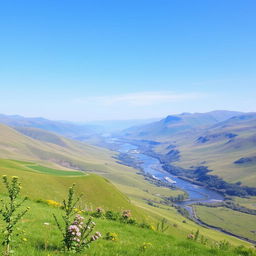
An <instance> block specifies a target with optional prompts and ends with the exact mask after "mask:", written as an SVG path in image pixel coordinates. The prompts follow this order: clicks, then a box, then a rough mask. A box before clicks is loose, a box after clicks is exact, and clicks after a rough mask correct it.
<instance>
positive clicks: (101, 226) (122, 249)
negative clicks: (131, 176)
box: [0, 201, 256, 256]
mask: <svg viewBox="0 0 256 256" xmlns="http://www.w3.org/2000/svg"><path fill="white" fill-rule="evenodd" d="M26 204H27V205H29V206H30V207H31V208H30V210H29V212H28V214H27V215H26V216H25V217H24V218H23V220H22V223H21V224H20V225H19V227H20V229H21V230H23V232H24V233H23V235H22V236H21V237H20V239H19V240H18V241H17V242H15V243H14V247H13V250H14V253H15V255H18V256H24V255H31V256H32V255H33V256H49V255H73V254H68V253H63V252H61V251H60V246H61V239H62V237H61V236H60V233H59V231H58V230H57V227H56V225H55V223H54V220H53V217H52V214H53V213H54V214H55V215H57V216H58V217H60V214H61V211H60V209H58V208H56V207H52V206H47V205H45V204H41V203H36V202H32V201H28V202H27V203H26ZM85 217H87V216H85ZM94 221H95V222H96V228H95V230H97V231H99V232H101V234H102V236H103V237H102V238H101V239H99V240H98V241H96V242H94V243H92V245H91V248H90V249H88V250H86V251H85V252H84V253H80V254H78V255H83V256H85V255H90V256H113V255H120V256H121V255H122V256H123V255H127V256H139V255H147V256H149V255H150V256H159V255H161V256H172V255H173V256H174V255H175V256H191V255H196V256H212V255H216V256H222V255H225V256H240V255H250V256H255V255H256V254H255V252H254V251H255V250H253V249H248V247H241V246H240V247H238V246H236V247H234V246H231V245H229V244H227V245H225V242H224V241H222V242H218V243H217V242H215V241H209V240H208V241H206V244H202V243H201V242H200V237H201V235H200V237H199V239H198V241H191V240H188V239H187V238H186V237H187V234H184V235H182V236H180V237H179V236H174V235H170V234H166V233H162V232H159V231H154V230H150V229H143V228H139V227H136V226H133V225H128V224H122V223H120V222H118V221H110V220H106V219H98V218H95V219H94ZM45 223H47V225H45ZM171 229H179V227H171ZM107 232H111V233H115V234H116V236H117V240H116V241H111V240H106V239H105V237H106V234H107ZM189 233H191V231H190V232H189ZM1 236H2V234H0V238H1Z"/></svg>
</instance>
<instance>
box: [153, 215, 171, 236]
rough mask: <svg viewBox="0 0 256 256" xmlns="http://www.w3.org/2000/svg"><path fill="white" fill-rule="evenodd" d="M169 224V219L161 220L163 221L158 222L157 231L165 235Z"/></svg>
mask: <svg viewBox="0 0 256 256" xmlns="http://www.w3.org/2000/svg"><path fill="white" fill-rule="evenodd" d="M167 223H168V221H167V219H165V218H163V219H161V221H160V222H158V223H157V225H156V230H157V231H161V232H162V233H164V232H165V231H166V230H167V229H168V228H169V225H168V224H167Z"/></svg>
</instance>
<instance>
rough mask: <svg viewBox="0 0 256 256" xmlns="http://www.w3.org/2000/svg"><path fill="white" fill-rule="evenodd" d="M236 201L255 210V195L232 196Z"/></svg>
mask: <svg viewBox="0 0 256 256" xmlns="http://www.w3.org/2000/svg"><path fill="white" fill-rule="evenodd" d="M232 199H233V200H234V201H235V202H236V203H238V204H240V205H242V206H244V207H246V208H249V209H253V210H256V196H252V197H248V198H244V197H233V198H232Z"/></svg>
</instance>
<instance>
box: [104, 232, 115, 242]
mask: <svg viewBox="0 0 256 256" xmlns="http://www.w3.org/2000/svg"><path fill="white" fill-rule="evenodd" d="M105 239H106V240H110V241H117V239H118V235H117V234H116V233H114V232H108V233H107V234H106V236H105Z"/></svg>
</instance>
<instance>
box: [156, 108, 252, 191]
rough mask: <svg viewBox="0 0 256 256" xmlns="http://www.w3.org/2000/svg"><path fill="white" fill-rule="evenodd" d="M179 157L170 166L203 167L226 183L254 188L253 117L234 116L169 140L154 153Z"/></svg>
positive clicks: (250, 114)
mask: <svg viewBox="0 0 256 256" xmlns="http://www.w3.org/2000/svg"><path fill="white" fill-rule="evenodd" d="M170 145H172V147H173V148H175V150H176V151H177V152H178V153H179V158H178V159H174V161H173V162H172V163H173V164H174V165H177V166H181V167H184V168H190V167H191V166H200V165H204V166H207V167H208V168H209V169H210V170H212V172H211V173H210V174H213V175H218V176H219V177H221V178H223V179H224V180H226V181H228V182H232V183H235V182H242V184H244V185H248V186H254V187H255V186H256V171H255V170H256V169H255V167H256V162H255V156H256V114H255V113H247V114H241V115H238V116H234V117H232V118H229V119H227V120H225V121H222V122H218V123H216V124H214V125H212V126H208V127H206V128H204V129H202V128H201V129H198V130H193V131H188V132H184V133H180V134H176V135H175V136H169V137H168V139H167V138H166V139H165V142H164V143H163V144H162V145H160V146H159V147H158V148H157V149H156V150H157V151H158V152H161V153H164V154H168V153H169V152H170V150H169V148H170Z"/></svg>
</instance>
